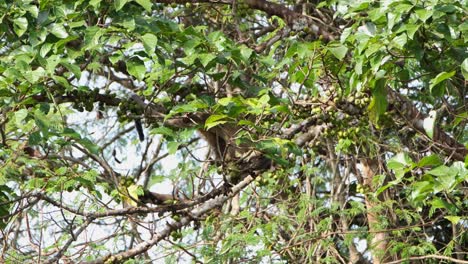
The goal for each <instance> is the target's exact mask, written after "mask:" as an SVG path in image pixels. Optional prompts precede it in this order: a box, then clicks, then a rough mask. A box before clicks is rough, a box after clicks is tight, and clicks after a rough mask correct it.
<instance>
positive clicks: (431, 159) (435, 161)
mask: <svg viewBox="0 0 468 264" xmlns="http://www.w3.org/2000/svg"><path fill="white" fill-rule="evenodd" d="M442 164H443V162H442V160H441V159H440V157H439V156H438V155H437V154H432V155H429V156H426V157H424V158H422V159H421V160H420V161H419V162H418V165H417V166H418V167H420V168H422V167H426V166H439V165H442Z"/></svg>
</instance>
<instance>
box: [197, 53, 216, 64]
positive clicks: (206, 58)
mask: <svg viewBox="0 0 468 264" xmlns="http://www.w3.org/2000/svg"><path fill="white" fill-rule="evenodd" d="M198 58H199V59H200V62H201V64H202V65H203V67H206V66H207V65H208V63H210V62H211V61H212V60H214V59H215V58H216V56H215V55H214V54H212V53H205V54H200V55H199V56H198Z"/></svg>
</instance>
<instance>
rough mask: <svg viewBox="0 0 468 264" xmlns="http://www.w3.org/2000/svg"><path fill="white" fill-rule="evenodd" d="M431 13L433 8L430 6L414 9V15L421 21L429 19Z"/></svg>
mask: <svg viewBox="0 0 468 264" xmlns="http://www.w3.org/2000/svg"><path fill="white" fill-rule="evenodd" d="M433 13H434V10H433V9H430V8H420V9H417V10H416V11H415V14H416V16H417V17H418V18H419V19H420V20H421V21H422V22H426V20H427V19H429V18H430V17H431V16H432V14H433Z"/></svg>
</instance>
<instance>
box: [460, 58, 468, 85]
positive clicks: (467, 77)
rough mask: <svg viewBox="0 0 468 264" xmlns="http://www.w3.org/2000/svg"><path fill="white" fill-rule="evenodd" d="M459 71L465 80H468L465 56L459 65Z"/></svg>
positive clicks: (467, 63)
mask: <svg viewBox="0 0 468 264" xmlns="http://www.w3.org/2000/svg"><path fill="white" fill-rule="evenodd" d="M460 68H461V72H462V74H463V77H465V80H468V58H466V59H465V60H464V61H463V62H462V64H461V65H460Z"/></svg>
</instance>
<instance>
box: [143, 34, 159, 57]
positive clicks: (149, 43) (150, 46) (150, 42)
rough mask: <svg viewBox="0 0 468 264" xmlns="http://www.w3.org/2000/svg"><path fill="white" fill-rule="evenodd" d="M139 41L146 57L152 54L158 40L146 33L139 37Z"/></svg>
mask: <svg viewBox="0 0 468 264" xmlns="http://www.w3.org/2000/svg"><path fill="white" fill-rule="evenodd" d="M141 39H142V41H143V47H144V48H145V51H146V53H147V54H148V55H152V54H154V51H155V49H156V45H157V44H158V38H157V37H156V36H155V35H153V34H151V33H146V34H145V35H143V36H141Z"/></svg>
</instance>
